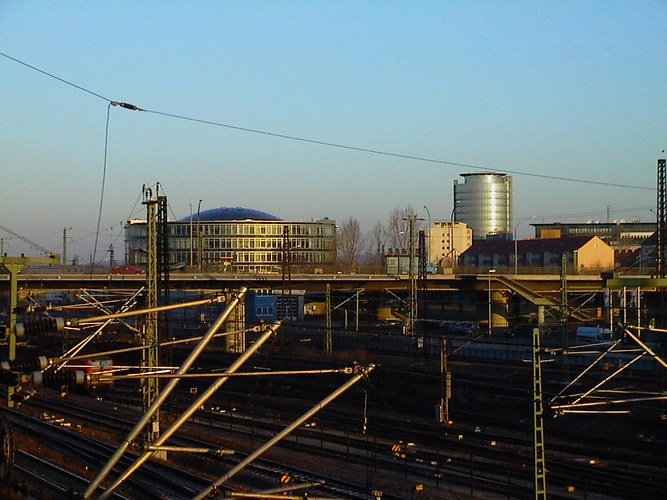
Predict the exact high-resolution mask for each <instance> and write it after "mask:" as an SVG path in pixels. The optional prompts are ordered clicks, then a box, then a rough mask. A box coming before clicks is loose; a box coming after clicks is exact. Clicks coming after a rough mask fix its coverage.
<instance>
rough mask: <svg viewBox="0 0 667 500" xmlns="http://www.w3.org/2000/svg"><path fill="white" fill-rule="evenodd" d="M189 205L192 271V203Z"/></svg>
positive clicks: (191, 263)
mask: <svg viewBox="0 0 667 500" xmlns="http://www.w3.org/2000/svg"><path fill="white" fill-rule="evenodd" d="M189 205H190V269H192V266H193V265H194V260H193V259H194V254H193V248H192V243H193V234H192V203H190V204H189Z"/></svg>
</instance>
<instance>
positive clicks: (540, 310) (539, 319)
mask: <svg viewBox="0 0 667 500" xmlns="http://www.w3.org/2000/svg"><path fill="white" fill-rule="evenodd" d="M537 327H538V328H539V329H540V330H542V329H543V327H544V306H537Z"/></svg>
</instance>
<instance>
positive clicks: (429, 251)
mask: <svg viewBox="0 0 667 500" xmlns="http://www.w3.org/2000/svg"><path fill="white" fill-rule="evenodd" d="M424 208H425V209H426V215H428V232H427V235H428V251H427V252H426V254H427V259H428V261H429V262H431V212H430V210H429V209H428V207H427V206H426V205H424Z"/></svg>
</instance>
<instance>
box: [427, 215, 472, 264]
mask: <svg viewBox="0 0 667 500" xmlns="http://www.w3.org/2000/svg"><path fill="white" fill-rule="evenodd" d="M471 245H472V229H470V228H469V227H468V226H467V225H466V224H465V223H463V222H454V223H452V222H442V221H436V222H434V223H433V227H432V228H430V230H429V238H428V260H429V261H430V262H433V263H435V264H438V266H439V267H453V265H454V263H455V262H456V260H457V259H458V257H459V255H461V254H462V253H463V252H465V251H466V250H467V249H468V248H470V246H471Z"/></svg>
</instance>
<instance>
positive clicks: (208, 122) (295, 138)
mask: <svg viewBox="0 0 667 500" xmlns="http://www.w3.org/2000/svg"><path fill="white" fill-rule="evenodd" d="M0 55H2V56H4V57H6V58H7V59H10V60H12V61H14V62H16V63H18V64H21V65H23V66H26V67H28V68H30V69H33V70H35V71H38V72H39V73H42V74H44V75H46V76H49V77H51V78H54V79H56V80H58V81H60V82H62V83H65V84H67V85H70V86H72V87H74V88H76V89H79V90H81V91H83V92H86V93H88V94H91V95H94V96H96V97H99V98H100V99H104V100H105V101H107V102H109V103H110V104H112V105H114V106H121V107H124V108H126V109H130V110H134V111H144V112H146V113H152V114H155V115H160V116H165V117H169V118H175V119H179V120H186V121H191V122H196V123H201V124H204V125H211V126H216V127H223V128H227V129H231V130H237V131H240V132H248V133H253V134H259V135H265V136H269V137H275V138H279V139H286V140H291V141H298V142H304V143H308V144H315V145H319V146H327V147H332V148H339V149H345V150H349V151H358V152H362V153H369V154H376V155H382V156H388V157H393V158H402V159H406V160H413V161H420V162H426V163H435V164H439V165H449V166H454V167H462V168H468V169H472V170H481V171H483V172H494V173H507V174H513V175H522V176H527V177H535V178H540V179H550V180H558V181H564V182H574V183H579V184H591V185H597V186H606V187H618V188H625V189H640V190H645V191H655V190H656V189H655V188H651V187H647V186H634V185H630V184H620V183H613V182H605V181H594V180H590V179H576V178H573V177H563V176H557V175H547V174H538V173H534V172H522V171H519V170H510V169H489V168H487V167H481V166H479V165H473V164H469V163H459V162H453V161H446V160H438V159H435V158H428V157H424V156H416V155H408V154H402V153H393V152H390V151H383V150H379V149H371V148H363V147H358V146H351V145H347V144H339V143H335V142H328V141H321V140H317V139H309V138H306V137H299V136H295V135H288V134H281V133H277V132H270V131H267V130H260V129H254V128H248V127H240V126H237V125H231V124H226V123H221V122H215V121H211V120H204V119H200V118H194V117H189V116H184V115H178V114H174V113H167V112H164V111H157V110H150V109H144V108H139V107H137V106H135V105H132V104H127V103H124V102H118V101H112V100H111V99H109V98H107V97H104V96H102V95H100V94H98V93H96V92H93V91H92V90H89V89H86V88H85V87H81V86H80V85H76V84H74V83H72V82H69V81H67V80H65V79H63V78H60V77H57V76H55V75H53V74H51V73H48V72H46V71H44V70H41V69H39V68H37V67H35V66H32V65H30V64H27V63H25V62H23V61H21V60H19V59H16V58H14V57H11V56H9V55H7V54H5V53H3V52H0Z"/></svg>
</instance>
